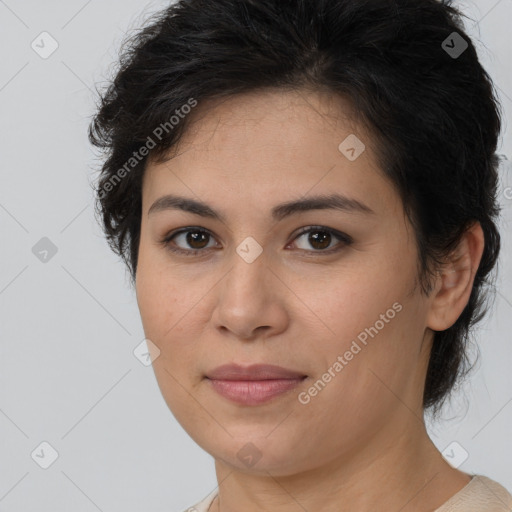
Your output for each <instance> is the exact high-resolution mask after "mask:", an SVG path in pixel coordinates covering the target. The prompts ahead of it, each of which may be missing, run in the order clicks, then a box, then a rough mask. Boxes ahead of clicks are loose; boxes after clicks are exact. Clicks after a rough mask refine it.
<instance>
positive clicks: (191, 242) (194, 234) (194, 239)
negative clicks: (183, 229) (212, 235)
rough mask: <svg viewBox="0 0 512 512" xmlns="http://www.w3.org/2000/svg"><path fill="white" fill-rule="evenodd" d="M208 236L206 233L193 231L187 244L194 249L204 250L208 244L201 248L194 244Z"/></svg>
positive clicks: (188, 235)
mask: <svg viewBox="0 0 512 512" xmlns="http://www.w3.org/2000/svg"><path fill="white" fill-rule="evenodd" d="M206 236H207V235H206V233H202V232H200V231H191V232H189V233H188V234H187V243H188V244H189V245H190V246H191V247H193V248H194V249H202V248H203V247H204V246H205V245H208V243H206V244H204V246H203V245H200V246H199V247H197V246H195V245H194V243H196V242H197V241H198V239H200V238H201V237H203V239H204V238H206ZM203 242H204V240H203Z"/></svg>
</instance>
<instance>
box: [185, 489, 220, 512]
mask: <svg viewBox="0 0 512 512" xmlns="http://www.w3.org/2000/svg"><path fill="white" fill-rule="evenodd" d="M217 489H218V488H217V487H216V488H215V489H214V490H213V491H212V492H211V493H210V494H208V495H207V496H205V497H204V498H203V499H201V501H199V502H197V503H196V504H195V505H192V506H191V507H188V508H187V509H185V510H184V511H183V512H208V509H209V508H210V505H211V504H212V503H213V500H214V499H215V497H216V496H217V492H218V491H217Z"/></svg>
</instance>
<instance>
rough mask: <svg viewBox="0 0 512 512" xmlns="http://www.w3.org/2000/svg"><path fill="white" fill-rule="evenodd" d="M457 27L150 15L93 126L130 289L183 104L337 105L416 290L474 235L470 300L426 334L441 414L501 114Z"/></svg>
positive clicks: (192, 3) (455, 361)
mask: <svg viewBox="0 0 512 512" xmlns="http://www.w3.org/2000/svg"><path fill="white" fill-rule="evenodd" d="M462 16H464V15H463V14H462V13H461V12H460V11H459V10H458V9H457V8H456V7H454V6H453V5H452V3H451V2H450V1H448V0H444V1H439V0H368V1H365V0H360V1H357V2H354V1H352V0H278V1H277V0H180V1H178V2H177V3H175V4H171V5H170V6H169V7H168V8H166V9H164V10H162V11H159V12H157V13H156V14H154V15H153V16H151V17H150V18H149V19H148V20H147V24H146V26H145V27H143V28H141V29H140V30H138V31H137V32H136V33H135V35H132V36H130V37H127V38H126V39H125V41H124V43H123V45H122V49H121V54H120V59H119V66H118V69H117V70H116V72H115V76H113V77H112V79H111V80H109V83H108V86H107V87H106V88H105V89H104V91H103V92H100V93H98V94H99V101H98V106H97V112H95V114H94V117H93V119H92V121H91V124H90V126H89V140H90V142H91V143H92V144H93V145H94V146H96V147H97V148H100V149H101V150H102V153H103V155H104V156H103V158H102V167H101V170H100V176H99V179H98V181H97V183H96V185H95V192H96V209H95V213H96V214H97V215H99V219H100V223H101V224H102V228H103V230H104V233H105V235H106V238H107V240H108V243H109V245H110V247H111V248H112V250H113V251H115V252H116V254H118V255H119V256H120V257H121V258H122V259H123V260H124V262H125V263H126V265H127V267H128V269H129V271H130V274H131V278H132V284H133V283H134V282H135V277H136V271H137V255H138V246H139V239H140V226H141V206H142V177H143V174H144V169H145V166H146V163H147V161H148V159H149V158H150V157H151V158H152V159H154V160H155V161H165V160H166V159H167V158H168V157H167V158H166V155H168V154H169V150H170V149H171V148H172V147H173V146H175V145H176V144H177V143H178V141H179V140H180V138H181V136H182V134H183V133H184V131H185V130H186V128H187V126H188V122H189V119H190V117H191V116H187V115H183V112H187V110H186V109H185V108H184V105H187V104H188V105H190V104H191V101H195V102H197V103H198V104H199V105H201V103H202V102H204V101H205V100H207V99H213V98H225V99H229V97H231V96H234V95H236V94H240V93H244V92H250V91H258V90H261V91H263V90H268V89H280V90H285V89H288V90H304V89H309V90H317V91H320V90H323V91H329V92H332V93H335V94H339V95H341V96H342V97H343V98H346V99H348V100H349V101H350V103H351V105H352V106H353V107H354V110H355V117H354V118H357V121H359V122H361V123H363V125H364V126H365V127H366V128H367V129H368V130H369V132H370V133H371V134H372V141H373V142H374V144H375V154H376V155H377V158H378V163H379V165H380V167H381V169H382V170H383V171H384V173H385V175H387V177H389V179H390V180H391V182H392V183H393V184H394V186H395V188H396V190H397V191H398V193H399V195H400V197H401V200H402V202H403V205H404V210H405V212H406V214H407V217H408V219H409V220H410V222H411V224H412V226H413V227H414V232H415V238H416V243H417V248H418V254H419V258H418V283H421V288H422V293H425V294H427V295H428V294H429V293H430V292H431V290H432V278H433V276H434V275H435V272H436V271H437V269H438V268H439V266H440V265H441V264H442V262H443V261H444V258H445V257H446V256H448V255H449V254H450V253H451V252H452V251H453V249H454V248H455V247H456V246H457V244H458V242H459V241H460V240H461V237H462V235H463V234H464V232H465V231H466V230H467V228H468V227H469V226H470V225H471V224H472V223H473V222H475V221H478V222H479V223H480V224H481V226H482V229H483V232H484V236H485V248H484V252H483V256H482V259H481V262H480V265H479V267H478V271H477V272H476V276H475V279H474V285H473V289H472V292H471V296H470V298H469V302H468V304H467V305H466V307H465V309H464V310H463V312H462V314H461V315H460V317H459V318H458V320H457V321H456V322H455V323H454V325H452V326H451V327H450V328H449V329H446V330H444V331H436V332H434V339H433V346H432V349H431V354H430V361H429V366H428V370H427V375H426V382H425V389H424V397H423V405H424V408H425V409H430V410H431V412H433V413H434V415H436V414H437V413H438V412H439V410H440V408H441V405H442V404H443V403H444V401H445V400H446V398H447V397H448V396H449V394H450V393H451V391H452V390H453V388H454V387H455V385H456V384H457V382H459V379H461V378H462V377H463V376H465V375H466V374H467V373H468V372H469V370H471V368H469V367H468V362H469V358H468V342H469V334H470V332H471V327H472V326H473V325H474V324H475V323H477V322H479V321H480V320H481V319H482V318H483V316H484V315H485V313H486V311H487V309H488V303H487V299H488V297H489V289H488V288H487V287H486V286H485V285H486V284H489V283H490V279H491V278H492V272H491V271H492V270H493V268H494V267H495V265H496V263H497V259H498V254H499V250H500V235H499V232H498V229H497V227H496V223H497V219H498V216H499V213H500V207H499V205H498V202H497V186H498V166H499V157H498V155H496V154H495V151H496V147H497V142H498V137H499V134H500V130H501V105H500V103H499V101H498V97H497V94H496V91H495V89H494V85H493V83H492V81H491V79H490V77H489V75H488V74H487V73H486V71H485V70H484V69H483V67H482V66H481V64H480V62H479V60H478V56H477V53H476V50H475V47H474V45H473V43H472V41H471V40H470V38H469V36H468V35H467V34H466V33H465V31H464V25H463V22H462ZM454 33H455V34H454ZM197 108H200V106H199V107H197ZM189 110H190V109H189ZM172 117H174V118H175V119H177V120H178V121H179V122H170V119H171V118H172ZM158 127H160V130H159V131H157V132H155V130H157V129H158ZM157 133H158V137H157V136H155V135H156V134H157ZM150 140H151V145H150V143H149V141H150ZM144 147H146V150H145V151H143V150H142V148H144ZM127 163H129V165H127Z"/></svg>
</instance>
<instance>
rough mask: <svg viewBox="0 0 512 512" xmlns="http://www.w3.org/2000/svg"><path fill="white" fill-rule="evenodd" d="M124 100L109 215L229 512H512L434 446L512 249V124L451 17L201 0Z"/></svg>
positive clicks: (161, 357)
mask: <svg viewBox="0 0 512 512" xmlns="http://www.w3.org/2000/svg"><path fill="white" fill-rule="evenodd" d="M121 64H122V65H121V68H120V70H119V72H118V74H117V76H116V77H115V80H114V81H113V82H112V84H111V86H110V87H109V89H108V90H107V91H106V92H105V93H104V94H103V96H102V103H101V106H100V109H99V112H98V113H97V115H96V116H95V118H94V120H93V123H92V124H91V129H90V139H91V141H92V142H93V143H94V144H95V145H97V146H98V147H101V148H103V149H105V150H106V151H107V157H106V160H105V163H104V165H103V168H102V174H101V177H100V180H99V182H98V188H97V195H98V211H99V213H100V214H101V215H102V220H103V225H104V229H105V233H106V235H107V237H108V240H109V242H110V244H111V247H112V248H113V249H114V250H115V251H116V252H117V253H118V254H120V255H121V256H122V257H123V258H124V260H125V262H126V263H127V265H128V268H129V269H130V271H131V276H132V278H133V283H134V285H135V290H136V295H137V301H138V306H139V309H140V313H141V319H142V323H143V327H144V332H145V335H146V338H147V339H148V347H149V349H150V352H151V359H152V362H153V366H154V370H155V373H156V377H157V380H158V384H159V386H160V389H161V391H162V394H163V396H164V398H165V400H166V402H167V404H168V406H169V408H170V410H171V411H172V412H173V414H174V415H175V417H176V419H177V420H178V421H179V423H180V424H181V425H182V426H183V428H184V429H185V430H186V431H187V432H188V433H189V435H190V436H191V437H192V438H193V439H194V440H195V441H196V442H197V443H198V444H199V445H200V446H201V447H202V448H203V449H204V450H206V451H207V452H208V453H210V454H211V455H212V456H213V457H214V458H215V467H216V474H217V480H218V483H219V486H218V488H217V489H216V490H215V491H213V492H212V493H211V494H209V495H208V496H206V497H204V498H203V499H202V500H200V502H198V503H197V504H196V505H195V506H194V507H191V508H190V509H189V510H191V511H192V510H195V511H206V510H209V511H211V512H234V511H241V510H243V511H244V512H252V511H274V512H275V511H279V512H288V511H296V510H309V511H315V512H317V511H318V512H324V511H339V510H354V511H356V510H357V511H358V512H367V511H370V510H372V511H373V510H384V511H399V510H400V511H401V512H412V511H415V512H432V511H438V512H441V511H442V512H448V511H465V512H467V511H470V510H478V511H479V512H482V511H487V512H491V511H498V510H510V507H512V496H511V495H510V494H509V493H508V491H507V490H506V489H505V488H504V487H502V486H501V485H500V484H498V483H497V482H495V481H493V480H491V479H490V478H488V477H485V476H484V475H471V474H467V473H464V472H462V471H460V470H458V469H456V467H454V466H453V465H451V464H449V463H448V462H447V461H446V459H445V457H443V456H442V455H441V453H440V452H439V451H438V450H437V448H436V447H435V445H434V444H433V443H432V441H431V440H430V438H429V436H428V433H427V431H426V428H425V423H424V414H425V412H427V411H429V412H432V413H433V414H434V415H436V414H437V413H438V412H439V410H440V407H441V405H442V404H443V403H444V402H445V400H446V399H447V397H448V396H449V394H450V391H451V390H452V389H453V387H454V384H455V383H456V382H457V381H458V379H460V378H461V376H462V375H463V373H464V369H465V362H466V359H465V358H466V344H467V335H468V329H469V327H470V325H471V324H472V323H474V322H476V321H477V320H479V319H480V317H481V316H482V315H483V313H484V307H483V303H484V298H485V297H484V289H483V286H484V285H485V283H486V281H487V280H488V278H489V276H490V275H491V271H492V270H493V268H494V266H495V263H496V260H497V257H498V253H499V247H500V244H499V240H500V237H499V233H498V231H497V228H496V220H497V215H498V206H497V202H496V187H497V180H498V177H497V167H498V159H497V157H496V155H495V150H496V145H497V139H498V136H499V132H500V128H501V121H500V113H499V108H498V107H499V104H498V102H497V99H496V97H495V95H494V90H493V86H492V82H491V80H490V78H489V77H488V75H487V74H486V72H485V71H484V69H483V68H482V67H481V65H480V63H479V61H478V58H477V55H476V52H475V48H474V46H473V44H472V43H471V41H470V39H469V37H468V36H467V35H466V33H465V32H464V30H463V25H462V22H461V20H460V13H459V12H458V11H457V10H455V8H453V7H451V6H450V5H448V3H447V2H439V1H437V0H415V1H412V0H377V1H372V2H367V1H361V2H351V1H348V0H280V1H279V2H277V1H271V0H238V1H234V0H182V1H181V2H178V3H177V4H175V5H172V6H171V7H169V8H168V9H167V10H165V11H162V12H160V13H158V14H157V15H156V16H155V18H154V19H153V20H151V23H149V24H148V26H147V27H146V28H144V29H143V30H141V31H140V32H139V33H138V34H136V35H135V36H134V37H133V38H132V39H131V40H130V41H129V44H128V45H127V47H126V49H125V53H124V55H123V57H122V58H121Z"/></svg>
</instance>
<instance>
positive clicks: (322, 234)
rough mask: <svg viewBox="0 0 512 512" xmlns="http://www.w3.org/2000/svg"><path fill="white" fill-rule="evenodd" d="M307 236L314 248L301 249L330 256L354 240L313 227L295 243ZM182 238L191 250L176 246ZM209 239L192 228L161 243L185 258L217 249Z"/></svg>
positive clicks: (205, 233)
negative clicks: (209, 244)
mask: <svg viewBox="0 0 512 512" xmlns="http://www.w3.org/2000/svg"><path fill="white" fill-rule="evenodd" d="M305 235H309V236H308V238H307V243H308V244H310V246H312V247H313V250H310V249H308V248H307V247H306V248H304V247H299V249H301V250H305V251H309V252H313V253H323V254H330V253H332V252H337V251H339V250H341V248H342V247H343V246H348V245H350V244H351V243H352V242H353V240H352V238H351V237H350V236H348V235H346V234H345V233H341V232H340V231H336V230H333V229H330V228H325V227H323V226H311V227H308V228H303V229H302V230H301V231H300V232H299V233H298V234H297V235H296V236H295V238H294V239H293V241H294V242H295V241H296V240H298V239H300V238H301V237H304V236H305ZM181 237H184V238H183V239H182V242H183V243H185V244H186V245H188V246H189V247H192V248H191V249H190V248H188V249H186V248H185V249H184V248H183V247H180V246H179V245H177V244H176V240H179V239H180V238H181ZM209 238H213V237H212V235H211V233H210V232H209V231H207V230H205V229H204V228H193V227H190V228H187V229H182V230H180V231H177V232H174V233H171V234H170V235H168V236H166V237H165V238H164V239H163V240H162V241H161V243H162V245H164V246H165V247H166V248H167V249H168V250H170V251H171V252H173V253H177V254H183V255H185V256H194V255H197V254H199V253H201V252H203V253H205V252H207V250H209V249H213V248H214V247H215V246H210V247H208V241H209ZM336 239H337V240H338V241H339V242H341V243H338V244H335V245H334V248H333V247H332V246H331V243H332V242H333V241H334V240H336ZM205 242H206V243H205ZM198 246H199V247H198ZM340 246H341V247H340ZM326 249H327V250H326Z"/></svg>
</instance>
